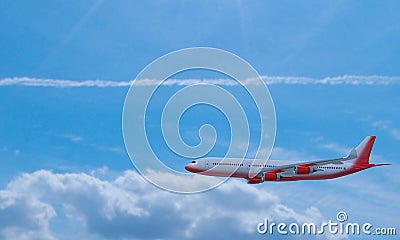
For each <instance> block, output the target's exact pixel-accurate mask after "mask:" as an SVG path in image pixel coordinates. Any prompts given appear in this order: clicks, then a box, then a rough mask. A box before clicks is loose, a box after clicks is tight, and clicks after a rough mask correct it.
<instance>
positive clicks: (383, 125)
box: [372, 120, 400, 140]
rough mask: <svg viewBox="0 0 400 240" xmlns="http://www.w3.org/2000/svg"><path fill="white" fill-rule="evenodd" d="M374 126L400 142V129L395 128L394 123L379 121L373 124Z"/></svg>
mask: <svg viewBox="0 0 400 240" xmlns="http://www.w3.org/2000/svg"><path fill="white" fill-rule="evenodd" d="M372 126H373V127H376V128H379V129H382V130H384V131H386V132H388V133H389V134H390V135H392V137H394V138H395V139H397V140H400V129H398V128H395V127H393V123H392V121H388V120H379V121H375V122H373V123H372Z"/></svg>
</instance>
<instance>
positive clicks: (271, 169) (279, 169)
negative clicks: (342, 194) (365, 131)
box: [185, 136, 391, 184]
mask: <svg viewBox="0 0 400 240" xmlns="http://www.w3.org/2000/svg"><path fill="white" fill-rule="evenodd" d="M375 138H376V136H367V137H366V138H365V139H364V140H363V141H362V142H361V143H360V144H359V145H358V146H357V147H355V148H353V149H351V151H350V153H349V154H348V155H347V156H346V157H342V158H334V159H327V160H315V161H308V162H295V161H282V160H268V161H267V160H261V159H242V158H201V159H197V160H194V161H192V162H191V163H189V164H187V165H186V166H185V169H186V170H187V171H189V172H192V173H196V174H202V175H208V176H219V177H237V178H244V179H246V180H247V183H248V184H259V183H262V182H265V181H276V182H284V181H297V180H323V179H331V178H338V177H342V176H345V175H349V174H353V173H356V172H359V171H362V170H365V169H368V168H372V167H377V166H385V165H391V164H373V163H369V157H370V154H371V150H372V146H373V145H374V142H375Z"/></svg>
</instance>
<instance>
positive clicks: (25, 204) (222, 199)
mask: <svg viewBox="0 0 400 240" xmlns="http://www.w3.org/2000/svg"><path fill="white" fill-rule="evenodd" d="M103 170H104V169H103ZM105 171H106V170H105ZM170 178H173V176H170ZM171 180H172V179H171ZM265 217H268V218H269V219H271V220H274V221H288V220H291V221H297V222H302V221H316V222H320V221H321V220H322V214H321V212H320V211H319V210H318V208H316V207H314V206H310V207H309V208H306V209H303V210H300V211H298V210H295V209H292V208H290V207H289V206H287V205H285V204H284V203H283V202H282V201H281V199H280V198H279V197H278V196H277V194H274V193H271V192H270V191H269V190H268V188H260V187H259V186H252V185H247V184H246V183H245V182H244V181H240V180H230V181H228V182H227V183H226V184H224V185H222V186H221V187H219V188H217V189H215V190H212V191H208V192H205V193H202V194H195V195H180V194H173V193H169V192H166V191H162V190H160V189H158V188H156V187H154V186H152V185H150V184H149V183H148V182H146V181H145V180H144V179H143V178H142V177H141V176H140V175H139V174H138V173H136V172H134V171H126V172H124V173H123V174H122V175H120V176H119V177H117V178H115V179H112V180H103V179H100V178H99V177H96V176H93V175H89V174H85V173H65V174H59V173H53V172H50V171H45V170H40V171H36V172H33V173H25V174H22V175H20V176H19V177H17V178H15V179H14V180H12V181H11V182H10V183H9V184H8V185H7V187H6V189H4V190H2V191H0V237H1V238H3V239H39V238H40V239H52V238H62V236H59V235H58V234H57V228H63V229H64V231H68V229H65V228H67V227H68V226H70V225H71V223H70V222H79V223H80V224H78V225H77V226H79V228H80V229H75V228H76V226H75V225H74V226H75V228H74V229H73V230H72V229H69V230H70V231H74V234H79V235H83V236H86V237H85V238H91V237H93V238H96V239H98V238H107V239H110V238H111V239H125V238H129V239H155V238H167V239H182V238H190V239H203V238H232V237H239V238H244V237H248V236H252V235H251V234H253V236H257V235H255V234H257V233H256V226H257V224H258V223H259V222H261V221H263V219H264V218H265ZM56 219H58V220H57V221H55V220H56ZM60 221H61V222H62V223H61V224H62V226H57V225H55V224H52V223H53V222H58V223H60ZM63 221H64V222H63ZM249 234H250V235H249Z"/></svg>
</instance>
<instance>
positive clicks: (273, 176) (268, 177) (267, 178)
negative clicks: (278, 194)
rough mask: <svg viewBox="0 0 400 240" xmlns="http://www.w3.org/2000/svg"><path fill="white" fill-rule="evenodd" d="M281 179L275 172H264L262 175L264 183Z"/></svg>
mask: <svg viewBox="0 0 400 240" xmlns="http://www.w3.org/2000/svg"><path fill="white" fill-rule="evenodd" d="M279 179H281V175H280V174H279V173H276V172H266V173H264V181H276V180H279Z"/></svg>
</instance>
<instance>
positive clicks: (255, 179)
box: [247, 178, 262, 184]
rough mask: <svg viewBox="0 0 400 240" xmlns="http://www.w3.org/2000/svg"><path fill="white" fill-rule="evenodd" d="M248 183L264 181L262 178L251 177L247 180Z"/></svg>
mask: <svg viewBox="0 0 400 240" xmlns="http://www.w3.org/2000/svg"><path fill="white" fill-rule="evenodd" d="M247 183H248V184H259V183H262V179H261V178H251V179H248V180H247Z"/></svg>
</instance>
